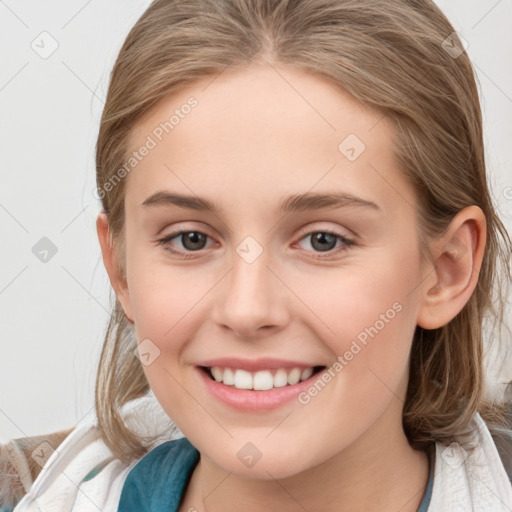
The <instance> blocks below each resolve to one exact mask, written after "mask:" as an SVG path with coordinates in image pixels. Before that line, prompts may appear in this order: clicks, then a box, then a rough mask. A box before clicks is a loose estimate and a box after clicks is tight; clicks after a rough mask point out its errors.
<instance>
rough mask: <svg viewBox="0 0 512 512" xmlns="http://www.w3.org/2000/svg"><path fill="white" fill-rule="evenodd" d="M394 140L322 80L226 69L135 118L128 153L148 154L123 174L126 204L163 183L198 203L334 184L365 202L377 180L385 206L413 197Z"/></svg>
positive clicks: (284, 69) (280, 70)
mask: <svg viewBox="0 0 512 512" xmlns="http://www.w3.org/2000/svg"><path fill="white" fill-rule="evenodd" d="M192 105H193V106H192ZM393 138H394V131H393V128H392V126H391V123H390V122H389V121H388V120H387V119H386V118H385V117H384V116H383V115H382V114H381V113H380V112H378V111H375V110H372V109H370V108H368V107H365V106H364V105H362V104H361V103H359V102H357V101H356V100H355V99H353V98H352V97H351V96H350V95H349V94H348V93H346V92H345V91H343V90H342V89H341V88H339V87H337V86H336V85H335V84H333V83H332V82H331V81H329V80H327V79H325V78H324V77H320V76H319V75H315V74H312V73H309V72H307V71H304V70H300V69H297V68H292V67H289V66H276V65H274V64H272V65H270V64H261V65H252V66H251V67H248V68H243V69H237V70H227V71H224V72H223V73H221V74H220V75H217V76H213V77H206V78H204V79H201V80H199V81H197V82H195V83H192V84H190V85H188V86H186V87H183V88H182V89H180V90H178V91H175V92H172V93H171V94H168V95H167V96H166V97H164V98H163V99H162V100H161V101H160V102H159V103H158V104H157V105H156V106H155V107H153V108H152V109H151V110H150V111H149V112H148V113H146V114H145V115H144V117H143V118H141V119H140V120H139V122H138V123H137V125H136V126H135V127H134V129H133V130H132V132H131V134H130V138H129V148H130V149H129V153H131V152H132V151H138V150H139V149H140V148H142V147H143V146H144V145H148V142H149V141H151V142H149V145H151V146H152V148H151V149H150V151H145V153H146V156H144V157H143V158H142V159H140V161H139V162H137V165H136V169H135V170H134V172H131V173H130V174H129V176H128V183H130V182H131V183H132V185H131V186H130V185H128V187H127V201H128V196H130V197H131V200H134V201H136V202H137V203H138V204H140V202H141V201H140V200H141V199H143V198H145V197H147V196H148V195H149V194H150V193H154V192H155V191H156V190H157V189H158V188H164V187H165V186H166V185H169V187H170V188H174V189H176V188H179V189H180V190H181V191H182V192H187V193H189V194H190V193H194V194H199V195H201V196H208V195H209V194H208V192H211V194H210V195H218V194H221V195H222V194H230V193H231V194H232V193H233V192H234V191H235V190H236V191H237V193H238V195H239V196H240V194H242V195H243V194H244V191H245V193H246V194H247V195H250V194H252V195H254V194H255V193H257V192H258V191H259V192H261V191H265V193H266V196H269V195H270V194H271V192H272V191H276V194H277V195H282V194H281V192H280V191H285V190H286V191H287V192H288V193H290V192H291V191H294V190H293V189H294V187H296V188H297V192H299V191H300V192H306V191H307V190H311V189H314V188H320V189H323V190H325V188H332V187H334V186H338V188H342V189H343V190H344V191H346V192H348V193H356V192H359V194H360V193H361V191H362V190H361V187H363V189H365V190H367V191H368V192H369V195H372V194H375V193H377V192H378V191H380V192H381V193H382V188H383V179H384V180H387V181H388V184H387V185H386V187H387V188H388V190H387V192H388V194H387V198H384V199H387V200H388V201H391V200H392V197H393V195H394V196H395V199H396V198H398V197H400V195H403V194H405V195H410V194H411V190H410V187H408V184H407V183H406V182H405V180H404V178H403V176H402V175H401V173H400V172H399V170H398V163H397V161H396V159H395V156H394V152H393ZM169 187H168V188H169ZM187 189H188V190H187ZM392 189H394V194H393V193H391V192H393V190H392ZM397 194H398V195H397Z"/></svg>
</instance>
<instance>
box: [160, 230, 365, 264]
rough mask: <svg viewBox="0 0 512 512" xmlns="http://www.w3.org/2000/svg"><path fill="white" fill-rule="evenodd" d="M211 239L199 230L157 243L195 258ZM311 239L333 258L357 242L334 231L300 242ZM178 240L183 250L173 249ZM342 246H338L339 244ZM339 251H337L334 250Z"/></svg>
mask: <svg viewBox="0 0 512 512" xmlns="http://www.w3.org/2000/svg"><path fill="white" fill-rule="evenodd" d="M208 238H210V237H209V236H208V235H207V234H206V233H204V232H202V231H198V230H190V231H186V230H183V231H178V232H175V233H171V234H170V235H167V236H165V237H164V238H160V239H159V240H158V241H157V242H158V244H159V245H163V246H164V248H165V249H166V250H167V251H169V252H171V253H173V254H175V255H177V256H179V257H182V258H190V257H194V255H193V254H190V253H194V252H198V251H201V250H202V249H204V248H205V245H206V242H207V240H208ZM308 238H310V239H311V242H310V245H311V247H312V248H313V252H317V253H328V254H327V256H331V255H332V254H333V253H334V254H337V253H338V252H340V251H344V250H346V249H347V247H350V246H351V245H355V241H354V240H352V239H350V238H347V237H346V236H344V235H342V234H340V233H336V232H332V231H311V232H309V233H306V234H305V235H303V236H302V237H301V239H300V241H303V240H306V239H308ZM174 239H177V240H178V241H179V242H180V243H181V246H182V247H181V248H179V247H178V249H175V248H173V247H172V244H171V242H172V241H173V240H174ZM338 241H339V242H340V245H338V246H337V242H338ZM334 249H337V250H334ZM312 256H313V257H314V258H324V257H326V256H323V255H321V254H316V255H312Z"/></svg>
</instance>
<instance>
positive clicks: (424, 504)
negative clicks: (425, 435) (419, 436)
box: [418, 443, 436, 512]
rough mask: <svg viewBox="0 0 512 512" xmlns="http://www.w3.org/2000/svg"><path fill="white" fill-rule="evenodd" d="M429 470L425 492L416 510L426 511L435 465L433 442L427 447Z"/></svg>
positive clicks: (419, 511)
mask: <svg viewBox="0 0 512 512" xmlns="http://www.w3.org/2000/svg"><path fill="white" fill-rule="evenodd" d="M428 459H429V470H428V482H427V488H426V489H425V494H424V495H423V499H422V500H421V503H420V508H419V509H418V512H428V506H429V505H430V497H431V496H432V487H433V486H434V469H435V467H436V445H435V443H433V444H432V445H431V446H430V449H429V457H428Z"/></svg>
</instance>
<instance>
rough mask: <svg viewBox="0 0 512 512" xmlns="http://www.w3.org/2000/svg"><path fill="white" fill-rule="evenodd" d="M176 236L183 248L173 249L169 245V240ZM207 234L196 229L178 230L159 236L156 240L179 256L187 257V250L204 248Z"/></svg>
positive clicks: (194, 250) (193, 250) (192, 250)
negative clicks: (162, 236)
mask: <svg viewBox="0 0 512 512" xmlns="http://www.w3.org/2000/svg"><path fill="white" fill-rule="evenodd" d="M175 238H177V239H178V240H179V241H180V242H181V245H182V247H183V249H180V248H178V249H177V250H176V249H173V248H172V247H171V243H170V242H171V241H172V240H174V239H175ZM208 238H209V237H208V235H207V234H206V233H203V232H202V231H198V230H191V231H178V232H176V233H171V234H170V235H167V236H166V237H164V238H160V239H159V240H158V244H159V245H163V246H164V248H165V249H166V250H168V251H170V252H172V253H173V254H176V255H178V256H181V257H183V258H187V257H189V256H188V255H187V252H196V251H200V250H202V249H204V247H205V244H206V240H207V239H208Z"/></svg>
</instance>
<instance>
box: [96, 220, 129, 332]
mask: <svg viewBox="0 0 512 512" xmlns="http://www.w3.org/2000/svg"><path fill="white" fill-rule="evenodd" d="M96 231H97V232H98V239H99V242H100V246H101V254H102V256H103V264H104V265H105V269H106V270H107V274H108V277H109V279H110V284H111V285H112V288H113V289H114V291H115V292H116V295H117V298H118V299H119V302H121V305H122V306H123V309H124V313H125V315H126V318H127V319H128V321H129V322H130V323H132V324H133V313H132V307H131V301H130V292H129V290H128V284H127V282H126V279H125V277H123V276H122V275H121V271H120V269H119V266H118V264H117V258H116V252H115V247H114V244H113V242H112V236H111V232H110V226H109V224H108V218H107V214H106V213H105V212H101V213H99V215H98V218H97V219H96Z"/></svg>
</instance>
